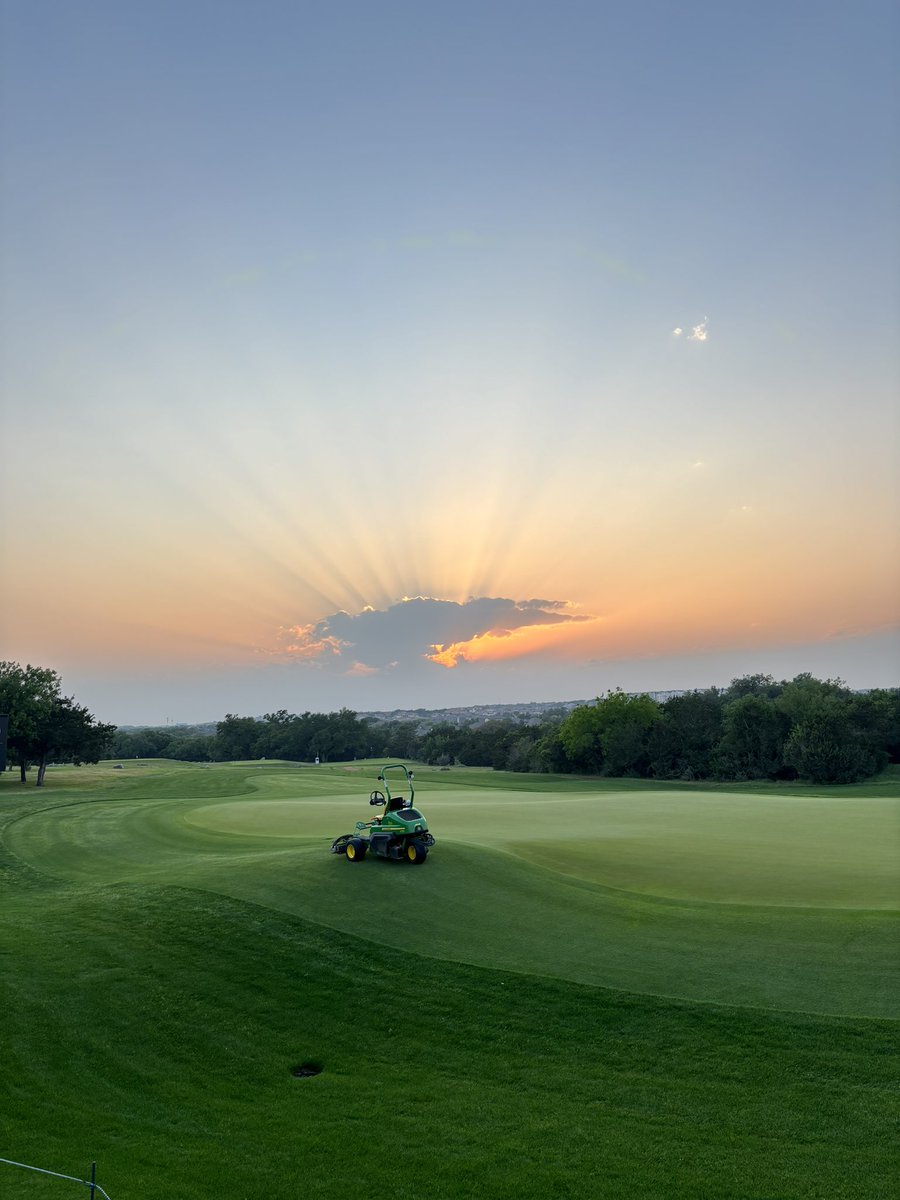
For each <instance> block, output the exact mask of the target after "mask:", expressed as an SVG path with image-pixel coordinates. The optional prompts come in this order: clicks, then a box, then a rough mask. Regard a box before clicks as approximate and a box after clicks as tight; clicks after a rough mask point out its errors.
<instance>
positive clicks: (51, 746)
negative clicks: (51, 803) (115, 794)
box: [0, 662, 116, 787]
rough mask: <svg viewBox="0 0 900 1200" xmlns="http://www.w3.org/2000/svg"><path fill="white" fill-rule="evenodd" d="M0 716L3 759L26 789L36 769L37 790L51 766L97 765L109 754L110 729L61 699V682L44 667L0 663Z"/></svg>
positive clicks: (67, 698)
mask: <svg viewBox="0 0 900 1200" xmlns="http://www.w3.org/2000/svg"><path fill="white" fill-rule="evenodd" d="M0 713H2V714H4V715H6V716H8V718H9V728H8V732H7V755H8V758H9V761H10V764H14V765H17V766H18V768H19V777H20V779H21V781H22V783H25V781H26V776H27V772H28V770H29V768H30V767H37V777H36V779H35V783H36V785H37V786H38V787H42V786H43V783H44V775H45V774H46V771H47V765H48V764H49V763H51V762H57V761H60V762H69V763H75V764H76V765H80V764H81V763H88V762H99V761H100V759H101V758H103V756H104V755H105V754H107V753H109V749H110V746H111V744H112V739H113V735H114V734H115V732H116V727H115V725H104V724H103V723H102V722H100V721H98V720H97V719H96V718H95V717H94V716H93V714H92V713H90V712H88V710H87V709H86V708H85V706H84V705H83V704H78V703H77V702H76V700H75V698H74V697H73V696H64V695H63V694H62V680H61V679H60V677H59V675H58V674H57V673H56V671H51V670H49V669H48V668H46V667H32V666H31V665H30V664H29V665H27V666H24V667H23V666H21V665H20V664H19V663H15V662H0Z"/></svg>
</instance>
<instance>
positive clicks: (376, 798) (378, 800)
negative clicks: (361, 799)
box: [369, 792, 384, 804]
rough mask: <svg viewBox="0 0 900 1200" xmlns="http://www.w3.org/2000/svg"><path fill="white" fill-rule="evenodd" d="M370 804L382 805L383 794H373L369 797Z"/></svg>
mask: <svg viewBox="0 0 900 1200" xmlns="http://www.w3.org/2000/svg"><path fill="white" fill-rule="evenodd" d="M369 803H370V804H384V792H373V793H372V795H371V796H370V797H369Z"/></svg>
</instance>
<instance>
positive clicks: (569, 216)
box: [0, 0, 900, 724]
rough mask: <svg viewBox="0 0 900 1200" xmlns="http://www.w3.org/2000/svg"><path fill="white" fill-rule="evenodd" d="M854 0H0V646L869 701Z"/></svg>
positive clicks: (875, 411)
mask: <svg viewBox="0 0 900 1200" xmlns="http://www.w3.org/2000/svg"><path fill="white" fill-rule="evenodd" d="M898 33H900V9H898V8H897V6H896V5H895V4H893V3H892V2H887V0H885V2H883V3H882V2H881V0H859V2H858V3H856V4H854V5H852V6H851V5H848V4H846V3H845V2H844V0H840V2H833V0H779V2H778V3H774V2H770V0H763V2H762V3H758V4H755V5H739V4H730V3H729V4H722V5H710V4H699V3H695V2H693V0H686V2H683V3H674V2H673V3H668V2H667V3H662V2H659V0H634V2H633V3H629V4H626V5H623V4H621V3H616V4H613V3H606V2H605V0H590V2H587V0H554V2H553V3H552V4H551V3H547V2H541V3H536V2H533V0H517V2H512V0H478V2H470V0H453V2H452V3H451V2H449V0H448V2H444V0H433V2H430V3H425V4H423V3H421V2H420V0H415V2H412V0H409V2H400V0H365V2H358V0H343V2H341V3H326V2H324V0H322V2H316V0H289V2H282V0H255V2H254V3H249V0H247V2H245V0H242V2H235V0H177V3H176V2H172V0H156V2H155V3H153V4H147V3H145V2H144V0H80V2H79V3H77V4H69V3H65V2H63V0H52V2H51V0H0V42H2V50H0V56H2V57H0V74H2V77H3V81H2V85H0V135H2V191H0V252H2V258H0V339H2V344H0V350H2V368H0V384H2V412H0V442H2V457H0V516H2V532H0V659H4V660H12V661H17V662H22V663H25V662H30V663H34V664H36V665H40V666H48V667H53V668H54V669H56V670H57V671H59V672H60V674H61V675H62V680H63V690H64V691H65V692H66V693H67V694H74V695H75V696H76V698H77V699H78V700H79V701H81V702H82V703H85V704H87V705H88V706H89V707H90V708H91V710H92V711H93V712H95V713H96V715H97V716H98V717H99V718H100V719H102V720H107V721H112V722H115V723H117V724H143V723H149V724H162V723H164V722H166V721H172V722H200V721H214V720H218V719H221V717H222V716H224V715H225V713H226V712H232V713H240V714H242V715H260V714H262V713H265V712H271V711H275V710H278V709H280V708H285V709H287V710H288V711H291V712H303V711H307V710H312V711H331V710H334V709H336V708H339V707H341V706H344V705H346V706H347V707H350V708H353V709H355V710H357V711H371V710H381V709H396V708H414V707H426V708H427V707H446V706H454V705H467V704H491V703H514V702H517V701H522V702H524V701H530V700H563V699H581V698H585V699H586V698H590V697H594V696H597V695H601V694H604V693H605V692H606V691H607V690H608V689H610V688H615V687H623V688H624V689H625V690H627V691H635V690H644V689H648V690H667V689H676V688H691V687H705V686H709V685H724V684H727V683H728V682H729V680H730V679H731V678H733V677H735V676H737V675H740V674H745V673H748V672H762V673H771V674H773V675H775V676H776V677H777V678H790V677H792V676H793V675H795V674H797V673H798V672H801V671H810V672H812V673H813V674H814V675H817V676H819V677H822V678H826V677H840V678H843V679H845V680H846V681H847V682H848V683H849V684H851V686H854V687H860V688H862V687H879V686H896V685H897V684H898V683H900V603H898V598H900V453H898V449H900V436H898V435H900V419H898V395H900V350H898V338H897V331H898V329H900V223H898V213H900V154H898V144H900V143H898V131H900V120H898V111H900V108H898V85H897V81H896V70H895V51H896V46H897V35H898Z"/></svg>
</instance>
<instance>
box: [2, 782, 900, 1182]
mask: <svg viewBox="0 0 900 1200" xmlns="http://www.w3.org/2000/svg"><path fill="white" fill-rule="evenodd" d="M375 774H376V770H375V769H372V768H370V767H367V766H360V765H358V764H357V765H355V766H354V768H352V769H343V768H323V769H320V770H319V771H314V770H312V769H311V768H304V769H299V768H296V767H292V766H279V765H277V764H275V765H266V766H264V767H260V766H257V765H251V764H248V765H244V766H234V767H213V768H185V767H180V766H175V765H171V764H170V765H165V764H163V765H159V764H154V765H153V766H143V765H137V764H128V765H127V767H126V769H125V770H123V771H113V770H112V769H111V768H109V767H103V766H101V767H99V768H96V769H91V770H89V769H82V770H81V771H78V772H76V771H59V772H51V774H50V777H49V786H48V787H47V788H46V789H45V790H44V792H43V793H41V792H36V791H34V790H32V789H29V790H27V791H26V790H23V789H20V788H19V787H18V785H17V784H15V782H14V781H13V780H12V779H11V777H10V776H7V777H5V778H3V779H2V780H0V820H2V823H3V832H2V839H0V871H2V874H0V899H2V905H3V920H2V925H0V963H2V975H0V978H2V985H3V993H4V994H3V995H2V997H0V1004H2V1006H3V1008H2V1011H3V1012H4V1013H5V1014H7V1017H6V1018H5V1020H4V1022H3V1024H2V1026H0V1054H2V1061H3V1064H4V1067H3V1087H4V1098H3V1104H2V1112H3V1117H4V1123H3V1127H2V1136H0V1156H2V1157H6V1158H13V1159H17V1160H19V1161H25V1162H32V1163H36V1164H37V1165H43V1166H47V1167H50V1168H52V1169H56V1170H62V1171H64V1172H67V1173H78V1172H80V1171H83V1170H84V1169H85V1167H86V1165H87V1164H88V1163H89V1162H90V1160H91V1159H92V1158H96V1159H98V1161H99V1162H100V1164H101V1175H100V1181H101V1183H103V1186H104V1187H105V1188H106V1189H107V1190H108V1191H109V1193H110V1195H111V1197H112V1200H124V1198H125V1197H141V1198H142V1200H143V1198H146V1200H157V1198H159V1200H163V1197H168V1196H171V1195H177V1196H179V1197H180V1198H182V1200H194V1198H196V1200H205V1198H207V1197H211V1196H215V1197H220V1198H221V1200H241V1198H244V1197H250V1196H256V1195H264V1196H266V1197H274V1198H276V1200H281V1198H282V1197H283V1198H284V1200H287V1198H288V1197H296V1196H300V1195H305V1196H312V1197H357V1196H358V1197H364V1196H365V1197H367V1196H374V1195H378V1196H387V1197H420V1196H423V1197H445V1196H475V1195H478V1196H498V1197H507V1196H508V1197H519V1196H524V1197H532V1196H533V1197H553V1196H571V1197H581V1196H598V1197H604V1198H605V1197H609V1198H610V1200H612V1198H614V1197H615V1198H618V1197H626V1198H628V1197H635V1198H637V1197H659V1198H660V1200H662V1198H663V1197H665V1198H666V1200H668V1198H670V1197H681V1196H683V1197H698V1198H699V1197H704V1198H708V1200H719V1198H723V1200H725V1198H733V1200H738V1198H748V1200H749V1198H759V1200H763V1198H764V1197H810V1198H812V1197H823V1198H824V1197H829V1198H830V1197H838V1196H840V1197H849V1198H859V1200H864V1198H866V1200H867V1198H869V1197H881V1196H884V1197H887V1196H889V1195H890V1194H891V1187H892V1171H893V1170H894V1168H895V1167H896V1163H895V1162H894V1161H893V1157H892V1155H893V1152H892V1143H891V1133H890V1126H891V1119H892V1116H894V1115H895V1111H896V1110H895V1109H893V1110H892V1099H891V1082H892V1076H893V1071H892V1059H891V1056H890V1050H891V1047H892V1046H893V1044H894V1038H895V1033H896V1024H895V1023H893V1022H892V1021H890V1020H886V1019H884V1018H886V1017H889V1016H892V1015H896V1008H895V999H896V995H897V990H896V988H895V987H893V986H892V982H891V970H892V967H893V966H894V965H895V960H896V957H897V956H896V945H897V943H896V930H897V921H898V917H897V914H896V912H895V911H894V906H895V904H896V869H895V857H896V856H895V846H896V832H897V825H896V819H897V818H896V804H897V800H896V792H897V788H896V785H895V784H894V783H893V782H892V781H890V780H887V781H884V782H882V783H880V784H875V785H872V786H871V787H869V788H859V789H853V790H850V789H838V790H834V791H832V792H831V793H823V794H821V795H817V794H816V793H815V792H814V791H813V790H810V789H794V791H795V793H796V794H794V795H789V794H783V793H782V794H777V793H775V792H773V791H772V789H761V790H758V791H757V792H755V793H754V792H751V791H748V790H744V791H740V790H733V789H732V790H727V791H719V792H716V791H713V790H705V789H690V788H669V789H657V788H652V787H646V786H636V785H631V786H624V785H618V786H617V785H614V784H606V783H604V784H597V783H591V782H589V781H577V780H563V781H553V780H549V779H541V780H536V779H533V778H530V777H527V776H525V777H516V776H509V775H493V774H492V773H485V772H481V773H479V772H471V773H466V772H449V773H441V772H434V773H428V772H426V771H424V770H423V771H421V772H419V773H418V774H419V778H418V779H417V787H418V794H417V803H419V804H420V806H421V807H422V809H423V810H424V811H425V812H426V814H427V816H428V818H429V821H430V823H431V826H432V829H433V831H434V833H435V835H436V837H437V838H438V845H437V846H436V848H435V850H434V851H433V853H432V855H431V857H430V858H429V861H428V862H427V863H426V864H425V865H424V866H423V867H421V868H413V867H406V866H405V865H402V864H392V863H386V862H383V861H379V860H375V861H370V860H367V861H366V862H364V863H362V864H359V865H358V866H354V865H351V864H349V863H347V862H346V861H345V860H343V859H339V858H337V857H335V856H332V855H330V854H328V853H327V848H328V844H329V843H330V841H331V838H332V837H333V836H335V835H336V834H338V833H341V832H346V831H348V830H349V829H351V828H352V825H353V823H354V821H355V820H356V819H359V818H363V817H368V816H369V815H370V811H371V810H369V809H368V805H367V804H366V797H367V795H368V792H369V790H370V789H371V788H372V787H373V786H374V775H375ZM498 785H499V786H498ZM666 997H669V998H666ZM711 1001H714V1002H715V1003H710V1002H711ZM310 1059H314V1060H316V1061H318V1062H320V1063H322V1064H323V1066H324V1070H323V1072H322V1074H321V1075H318V1076H316V1077H315V1078H313V1079H308V1080H298V1079H294V1078H292V1076H291V1073H290V1072H291V1067H292V1066H295V1065H296V1064H297V1063H299V1062H301V1061H304V1060H310ZM407 1137H408V1138H409V1142H408V1145H409V1150H408V1151H402V1150H398V1149H397V1147H400V1146H402V1144H403V1143H404V1139H405V1138H407ZM385 1144H387V1145H389V1146H390V1147H393V1148H392V1149H389V1150H384V1149H382V1148H381V1147H383V1146H384V1145H385ZM67 1186H70V1187H71V1189H72V1190H71V1191H70V1192H68V1193H67V1191H66V1188H67ZM80 1192H83V1189H79V1188H77V1187H75V1185H64V1184H63V1183H61V1182H59V1181H54V1180H44V1179H41V1178H40V1177H38V1176H33V1175H27V1174H25V1173H24V1172H16V1171H15V1170H14V1169H13V1168H6V1167H2V1166H0V1195H2V1196H4V1197H10V1198H11V1200H18V1198H19V1197H26V1196H28V1197H37V1198H38V1200H42V1198H43V1197H45V1196H46V1197H50V1198H51V1200H52V1197H55V1196H59V1197H61V1200H65V1196H66V1195H67V1194H72V1195H78V1194H80Z"/></svg>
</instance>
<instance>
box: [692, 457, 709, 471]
mask: <svg viewBox="0 0 900 1200" xmlns="http://www.w3.org/2000/svg"><path fill="white" fill-rule="evenodd" d="M691 466H692V467H693V469H694V470H695V471H697V470H699V469H700V468H701V467H705V466H706V463H705V462H704V461H703V459H702V458H698V459H697V461H696V462H695V463H691Z"/></svg>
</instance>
